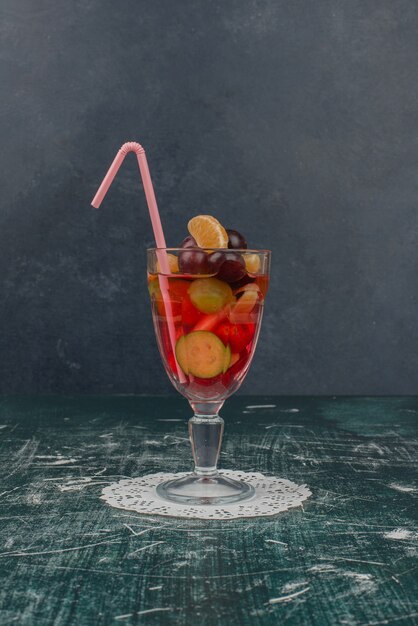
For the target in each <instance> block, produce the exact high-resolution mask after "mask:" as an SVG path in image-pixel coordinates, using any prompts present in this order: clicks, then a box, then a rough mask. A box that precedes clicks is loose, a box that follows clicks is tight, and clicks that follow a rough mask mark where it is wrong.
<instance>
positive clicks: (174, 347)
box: [147, 248, 270, 505]
mask: <svg viewBox="0 0 418 626" xmlns="http://www.w3.org/2000/svg"><path fill="white" fill-rule="evenodd" d="M162 255H166V260H167V261H168V262H169V263H168V266H169V268H170V270H169V271H170V273H169V274H167V273H166V274H163V273H162V271H161V267H167V264H165V263H162V262H161V258H162ZM147 260H148V289H149V293H150V297H151V304H152V318H153V323H154V328H155V333H156V337H157V343H158V348H159V351H160V354H161V358H162V361H163V364H164V368H165V370H166V372H167V375H168V377H169V379H170V380H171V382H172V384H173V385H174V387H175V388H176V389H177V391H179V392H180V393H181V394H182V395H183V396H184V397H185V398H187V400H188V401H189V403H190V405H191V407H192V409H193V412H194V415H193V417H192V418H191V419H190V420H189V437H190V442H191V446H192V453H193V458H194V463H195V467H194V471H193V472H192V473H190V474H188V475H187V476H184V477H181V478H178V479H175V480H169V481H166V482H164V483H161V484H160V485H159V486H158V487H157V492H158V494H159V495H160V496H161V497H163V498H165V499H168V500H170V501H174V502H179V503H186V504H191V505H196V504H199V505H201V504H220V505H221V504H227V503H231V502H238V501H240V500H243V499H246V498H249V497H251V496H252V495H253V491H254V490H253V487H252V486H251V485H249V484H246V483H245V482H243V481H239V480H234V479H232V478H230V477H227V476H225V475H222V474H219V473H218V470H217V463H218V457H219V452H220V448H221V442H222V435H223V430H224V420H223V419H222V418H221V417H220V416H219V411H220V409H221V408H222V406H223V404H224V402H225V400H226V398H228V397H229V396H230V395H232V394H233V393H234V392H235V391H236V390H237V389H238V388H239V387H240V385H241V383H242V382H243V380H244V378H245V375H246V373H247V371H248V369H249V367H250V364H251V361H252V358H253V355H254V351H255V348H256V344H257V339H258V335H259V331H260V326H261V319H262V316H263V308H264V299H265V296H266V294H267V290H268V283H269V270H270V251H269V250H233V251H232V250H222V249H221V250H220V249H216V250H202V249H200V248H199V249H198V248H188V249H184V248H152V249H149V250H148V251H147Z"/></svg>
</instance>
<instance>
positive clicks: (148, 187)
mask: <svg viewBox="0 0 418 626" xmlns="http://www.w3.org/2000/svg"><path fill="white" fill-rule="evenodd" d="M129 152H135V154H136V157H137V159H138V165H139V171H140V173H141V178H142V184H143V186H144V191H145V197H146V199H147V204H148V210H149V214H150V218H151V224H152V229H153V231H154V237H155V243H156V245H157V248H163V250H157V258H158V261H159V263H160V267H161V269H162V273H163V274H169V273H170V266H169V263H168V258H167V254H166V252H165V250H164V248H165V247H166V245H165V237H164V232H163V227H162V224H161V219H160V213H159V211H158V206H157V200H156V198H155V193H154V187H153V185H152V181H151V174H150V171H149V167H148V162H147V157H146V155H145V150H144V148H143V147H142V146H141V145H140V144H139V143H136V142H135V141H129V142H128V143H124V144H123V146H122V147H121V148H120V149H119V151H118V153H117V155H116V156H115V158H114V160H113V163H112V165H111V166H110V167H109V170H108V172H107V174H106V176H105V177H104V179H103V181H102V183H101V185H100V187H99V189H98V190H97V193H96V195H95V196H94V198H93V200H92V202H91V204H92V206H93V207H94V208H95V209H98V208H99V207H100V205H101V203H102V202H103V198H104V197H105V195H106V193H107V192H108V190H109V187H110V185H111V184H112V182H113V179H114V178H115V176H116V174H117V173H118V171H119V168H120V166H121V165H122V163H123V160H124V159H125V157H126V155H127V154H128V153H129ZM158 280H159V284H160V289H161V295H162V297H163V302H164V308H165V311H166V315H167V324H168V332H169V336H170V343H171V349H172V351H173V356H174V359H175V362H176V367H177V374H178V377H179V379H180V382H185V381H186V378H185V376H184V374H183V371H182V369H181V367H180V366H179V364H178V362H177V359H176V350H175V345H176V329H175V326H174V321H173V312H172V308H171V302H170V298H169V294H168V279H167V277H166V276H161V275H159V276H158Z"/></svg>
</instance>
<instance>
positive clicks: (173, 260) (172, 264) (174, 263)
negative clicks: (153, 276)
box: [157, 252, 179, 274]
mask: <svg viewBox="0 0 418 626" xmlns="http://www.w3.org/2000/svg"><path fill="white" fill-rule="evenodd" d="M167 260H168V266H169V268H170V272H171V274H178V272H179V262H178V260H177V257H176V255H175V254H170V253H169V252H167ZM157 272H158V273H159V274H162V271H161V267H160V262H159V261H157Z"/></svg>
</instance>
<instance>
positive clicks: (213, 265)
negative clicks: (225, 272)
mask: <svg viewBox="0 0 418 626" xmlns="http://www.w3.org/2000/svg"><path fill="white" fill-rule="evenodd" d="M225 260H226V259H225V252H221V251H220V250H219V251H217V252H212V253H211V254H209V255H208V274H217V273H218V271H219V269H220V267H221V265H222V263H223V262H224V261H225Z"/></svg>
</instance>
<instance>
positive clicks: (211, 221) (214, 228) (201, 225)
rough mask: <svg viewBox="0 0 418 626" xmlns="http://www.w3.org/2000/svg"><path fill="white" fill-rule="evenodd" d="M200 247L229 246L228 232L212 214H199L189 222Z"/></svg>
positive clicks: (188, 225) (189, 226) (191, 232)
mask: <svg viewBox="0 0 418 626" xmlns="http://www.w3.org/2000/svg"><path fill="white" fill-rule="evenodd" d="M187 228H188V229H189V233H190V234H191V236H192V237H194V239H195V240H196V243H197V245H198V246H199V248H205V249H207V248H227V247H228V233H227V232H226V230H225V228H224V227H223V226H222V224H220V222H218V220H217V219H216V217H212V215H197V216H196V217H193V218H192V219H191V220H190V222H189V223H188V224H187Z"/></svg>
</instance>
